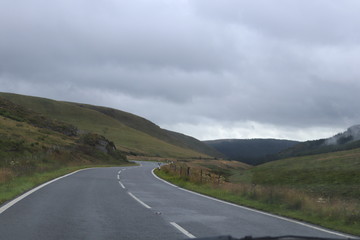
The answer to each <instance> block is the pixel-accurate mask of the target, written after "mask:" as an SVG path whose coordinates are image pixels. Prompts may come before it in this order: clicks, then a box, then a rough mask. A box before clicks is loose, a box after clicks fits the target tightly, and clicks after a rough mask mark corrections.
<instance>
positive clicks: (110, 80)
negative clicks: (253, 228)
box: [0, 0, 360, 140]
mask: <svg viewBox="0 0 360 240" xmlns="http://www.w3.org/2000/svg"><path fill="white" fill-rule="evenodd" d="M359 11H360V1H358V0H353V1H348V0H343V1H338V0H274V1H270V0H248V1H241V0H233V1H230V0H219V1H213V0H188V1H186V0H173V1H171V0H131V1H125V0H124V1H122V0H102V1H95V0H52V1H49V0H26V1H24V0H0V91H3V92H14V93H20V94H26V95H35V96H42V97H48V98H52V99H57V100H67V101H76V102H83V103H90V104H96V105H103V106H108V107H113V108H117V109H121V110H125V111H128V112H131V113H134V114H137V115H140V116H143V117H145V118H147V119H149V120H151V121H153V122H154V123H156V124H158V125H159V126H161V127H163V128H167V129H170V130H175V131H179V132H182V133H185V134H188V135H191V136H194V137H196V138H198V139H201V140H205V139H218V138H281V139H294V140H309V139H318V138H323V137H330V136H332V135H334V134H335V133H337V132H340V131H344V130H345V129H346V128H347V127H349V126H351V125H354V124H360V109H359V103H360V65H359V64H360V14H359Z"/></svg>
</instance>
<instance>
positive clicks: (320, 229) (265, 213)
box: [151, 168, 356, 238]
mask: <svg viewBox="0 0 360 240" xmlns="http://www.w3.org/2000/svg"><path fill="white" fill-rule="evenodd" d="M155 169H156V168H154V169H153V170H152V171H151V173H152V175H153V176H154V177H155V178H157V179H158V180H160V181H162V182H164V183H166V184H168V185H170V186H172V187H175V188H178V189H180V190H182V191H185V192H189V193H192V194H195V195H198V196H201V197H204V198H207V199H211V200H214V201H217V202H221V203H224V204H227V205H231V206H234V207H238V208H242V209H245V210H248V211H252V212H256V213H260V214H263V215H266V216H270V217H274V218H278V219H281V220H284V221H287V222H292V223H296V224H299V225H302V226H305V227H309V228H312V229H315V230H319V231H322V232H326V233H330V234H333V235H337V236H340V237H345V238H356V237H355V236H351V235H347V234H343V233H339V232H335V231H331V230H327V229H325V228H321V227H317V226H314V225H311V224H307V223H304V222H299V221H297V220H293V219H290V218H285V217H281V216H278V215H274V214H271V213H267V212H263V211H260V210H256V209H252V208H249V207H244V206H241V205H237V204H235V203H230V202H226V201H223V200H220V199H217V198H213V197H210V196H206V195H203V194H201V193H197V192H193V191H190V190H187V189H184V188H181V187H179V186H176V185H174V184H172V183H169V182H168V181H165V180H164V179H161V178H159V177H158V176H156V175H155V173H154V170H155Z"/></svg>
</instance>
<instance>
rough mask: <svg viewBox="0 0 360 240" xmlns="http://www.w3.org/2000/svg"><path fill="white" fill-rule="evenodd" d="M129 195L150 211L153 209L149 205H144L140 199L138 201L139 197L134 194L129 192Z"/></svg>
mask: <svg viewBox="0 0 360 240" xmlns="http://www.w3.org/2000/svg"><path fill="white" fill-rule="evenodd" d="M128 194H129V195H130V196H131V197H132V198H133V199H135V200H136V201H138V202H139V203H140V204H141V205H143V206H144V207H146V208H148V209H150V208H151V207H150V206H149V205H147V204H146V203H144V202H143V201H141V200H140V199H138V198H137V197H135V196H134V194H132V193H131V192H128Z"/></svg>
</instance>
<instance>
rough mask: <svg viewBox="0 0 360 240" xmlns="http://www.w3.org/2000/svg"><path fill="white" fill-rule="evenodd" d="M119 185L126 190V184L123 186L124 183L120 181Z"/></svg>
mask: <svg viewBox="0 0 360 240" xmlns="http://www.w3.org/2000/svg"><path fill="white" fill-rule="evenodd" d="M119 184H120V186H121V187H122V188H123V189H125V186H124V184H122V182H120V181H119Z"/></svg>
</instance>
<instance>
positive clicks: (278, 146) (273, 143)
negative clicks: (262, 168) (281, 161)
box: [204, 139, 299, 165]
mask: <svg viewBox="0 0 360 240" xmlns="http://www.w3.org/2000/svg"><path fill="white" fill-rule="evenodd" d="M204 143H206V144H208V145H209V146H211V147H213V148H215V149H216V150H218V151H219V152H221V153H223V154H224V155H225V156H226V157H227V158H228V159H231V160H237V161H241V162H244V163H248V164H251V165H258V164H261V163H264V162H268V161H271V160H273V159H274V158H273V157H272V155H274V154H277V153H278V152H280V151H282V150H284V149H287V148H289V147H292V146H294V145H296V144H298V143H299V142H297V141H290V140H278V139H222V140H212V141H204Z"/></svg>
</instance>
